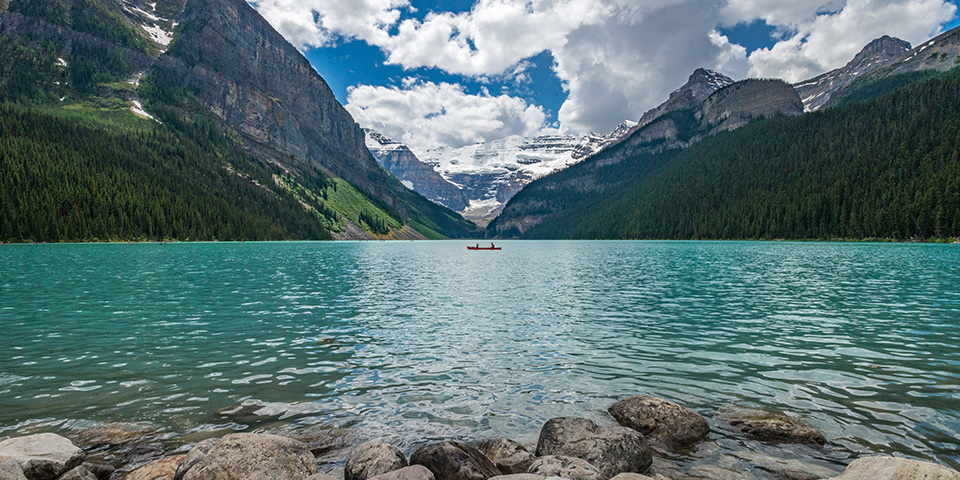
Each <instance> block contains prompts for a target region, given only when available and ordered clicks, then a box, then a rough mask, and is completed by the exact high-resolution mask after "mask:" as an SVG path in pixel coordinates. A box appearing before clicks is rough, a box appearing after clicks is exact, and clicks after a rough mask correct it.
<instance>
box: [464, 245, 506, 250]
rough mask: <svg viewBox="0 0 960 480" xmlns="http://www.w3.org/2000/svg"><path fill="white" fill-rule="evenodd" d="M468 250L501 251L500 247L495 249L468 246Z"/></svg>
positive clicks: (491, 247) (492, 247)
mask: <svg viewBox="0 0 960 480" xmlns="http://www.w3.org/2000/svg"><path fill="white" fill-rule="evenodd" d="M467 250H500V247H494V246H492V245H491V246H489V247H471V246H469V245H467Z"/></svg>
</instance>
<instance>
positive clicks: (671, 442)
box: [607, 395, 710, 449]
mask: <svg viewBox="0 0 960 480" xmlns="http://www.w3.org/2000/svg"><path fill="white" fill-rule="evenodd" d="M607 411H608V412H610V415H613V418H615V419H617V423H619V424H620V425H623V426H624V427H629V428H632V429H634V430H636V431H638V432H640V433H642V434H643V435H644V436H645V437H646V438H647V439H650V440H652V441H654V442H656V443H659V444H661V445H663V446H664V447H666V448H669V449H678V448H682V447H686V446H689V445H692V444H694V443H696V442H699V441H700V440H703V439H704V438H705V437H706V436H707V433H709V432H710V426H709V425H708V424H707V421H706V420H705V419H704V418H703V417H701V416H700V415H699V414H697V413H696V412H694V411H692V410H690V409H688V408H686V407H683V406H681V405H678V404H676V403H673V402H670V401H668V400H664V399H662V398H657V397H648V396H642V395H641V396H636V397H630V398H626V399H623V400H620V401H619V402H617V403H614V404H613V405H611V406H610V408H608V409H607Z"/></svg>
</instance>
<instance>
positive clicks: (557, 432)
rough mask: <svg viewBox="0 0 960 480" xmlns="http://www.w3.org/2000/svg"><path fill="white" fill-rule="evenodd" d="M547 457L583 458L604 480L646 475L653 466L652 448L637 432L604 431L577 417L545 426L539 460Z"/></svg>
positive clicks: (613, 428)
mask: <svg viewBox="0 0 960 480" xmlns="http://www.w3.org/2000/svg"><path fill="white" fill-rule="evenodd" d="M544 455H562V456H567V457H577V458H582V459H584V460H586V461H588V462H590V463H592V464H593V465H594V466H596V467H597V468H598V469H599V470H600V479H601V480H606V479H608V478H611V477H613V476H615V475H617V474H619V473H625V472H633V473H644V472H646V471H647V469H648V468H649V467H650V464H651V463H652V462H653V453H652V452H651V451H650V447H649V445H647V442H646V441H645V440H644V438H643V435H641V434H640V433H639V432H637V431H636V430H633V429H630V428H626V427H620V426H613V427H601V426H599V425H597V424H596V423H594V422H593V421H592V420H589V419H586V418H577V417H560V418H554V419H552V420H549V421H548V422H547V423H545V424H544V425H543V428H542V429H541V430H540V440H539V441H538V442H537V456H544ZM531 473H533V472H531Z"/></svg>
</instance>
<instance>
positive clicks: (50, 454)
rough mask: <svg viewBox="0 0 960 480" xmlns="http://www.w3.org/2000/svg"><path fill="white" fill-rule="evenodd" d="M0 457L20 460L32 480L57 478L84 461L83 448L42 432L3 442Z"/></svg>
mask: <svg viewBox="0 0 960 480" xmlns="http://www.w3.org/2000/svg"><path fill="white" fill-rule="evenodd" d="M0 457H10V458H13V459H14V460H16V461H17V463H18V464H19V465H20V469H21V470H23V475H24V476H25V477H27V478H28V479H29V480H54V479H55V478H57V477H59V476H60V475H63V474H64V473H66V472H68V471H69V470H70V469H72V468H73V467H76V466H77V465H80V462H82V461H83V450H80V449H79V448H77V447H76V446H75V445H74V444H73V443H70V440H67V439H66V438H63V437H61V436H60V435H57V434H54V433H39V434H36V435H28V436H26V437H16V438H11V439H8V440H4V441H2V442H0Z"/></svg>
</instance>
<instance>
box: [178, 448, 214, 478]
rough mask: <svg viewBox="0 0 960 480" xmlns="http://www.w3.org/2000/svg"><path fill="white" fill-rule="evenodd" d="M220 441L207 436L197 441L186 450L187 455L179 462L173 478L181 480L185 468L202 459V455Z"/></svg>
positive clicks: (185, 470) (188, 468) (204, 455)
mask: <svg viewBox="0 0 960 480" xmlns="http://www.w3.org/2000/svg"><path fill="white" fill-rule="evenodd" d="M218 443H220V439H219V438H208V439H206V440H204V441H202V442H200V443H197V444H196V445H194V446H193V448H191V449H190V451H189V452H187V456H186V457H185V458H184V459H183V461H181V462H180V466H178V467H177V472H176V473H175V474H174V475H173V480H181V479H182V478H183V476H184V474H186V473H187V470H190V469H191V468H193V466H194V465H196V464H197V463H198V462H200V460H203V457H206V456H207V454H208V453H210V450H213V447H216V446H217V444H218Z"/></svg>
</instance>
